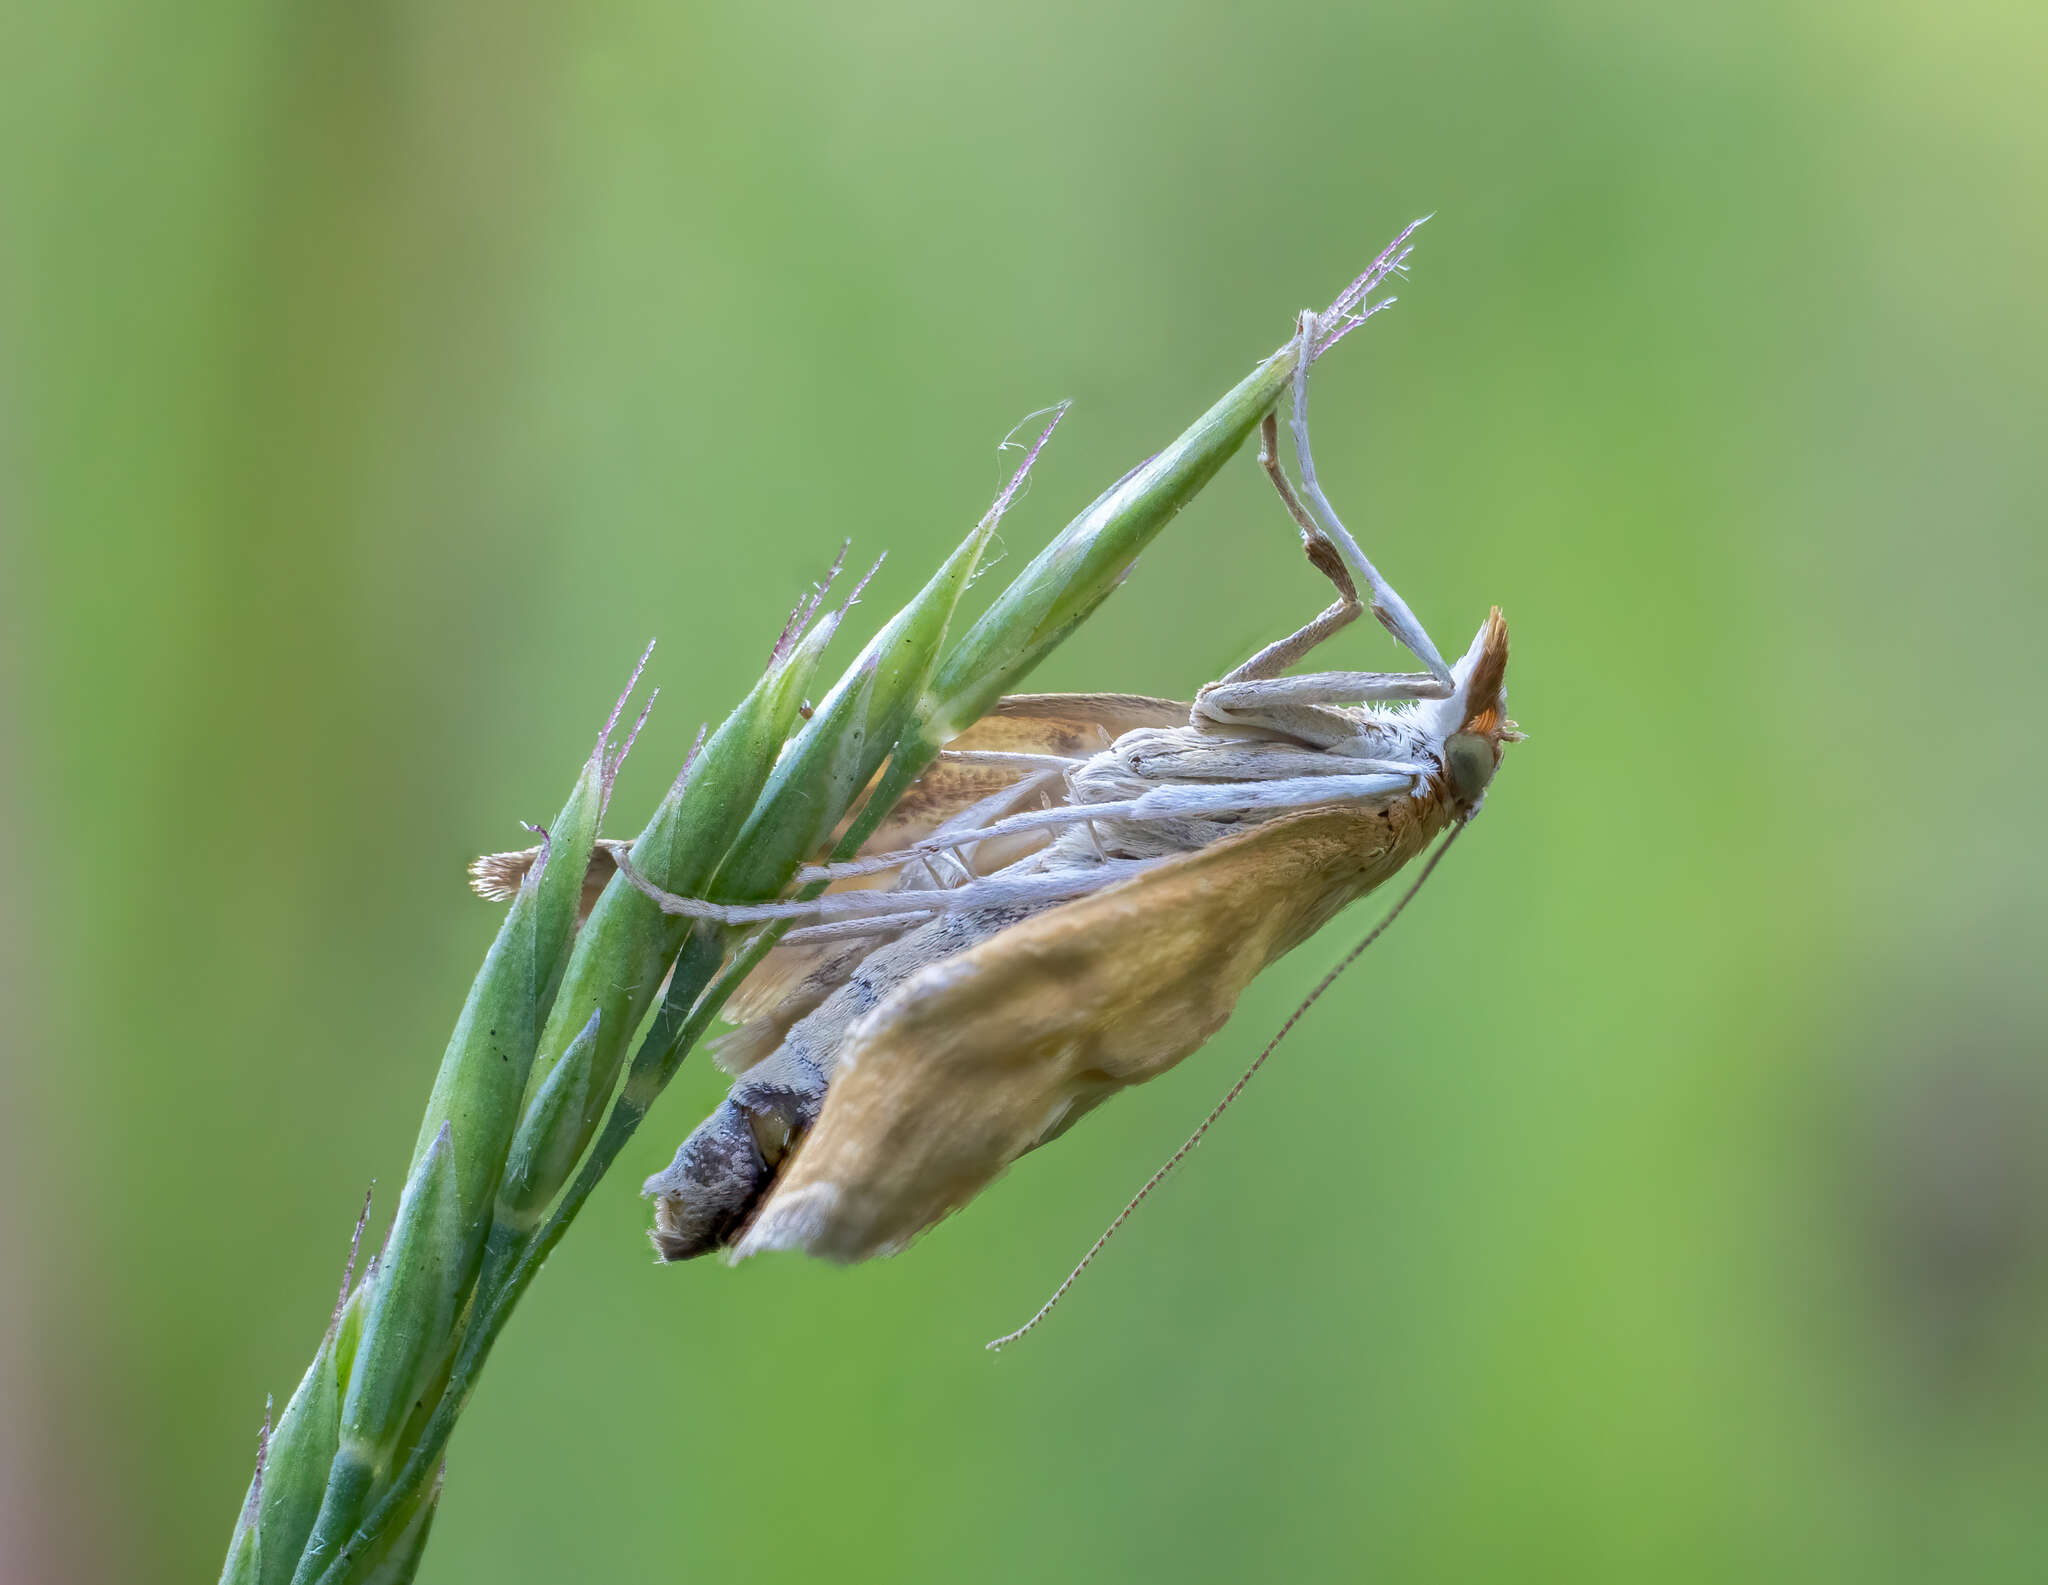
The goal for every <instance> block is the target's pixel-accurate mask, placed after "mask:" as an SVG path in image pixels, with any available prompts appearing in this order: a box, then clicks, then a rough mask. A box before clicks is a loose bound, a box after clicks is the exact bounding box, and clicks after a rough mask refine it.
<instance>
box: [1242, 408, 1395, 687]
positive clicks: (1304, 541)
mask: <svg viewBox="0 0 2048 1585" xmlns="http://www.w3.org/2000/svg"><path fill="white" fill-rule="evenodd" d="M1259 466H1260V467H1262V468H1264V469H1265V470H1266V477H1267V478H1268V479H1270V480H1272V481H1273V488H1274V489H1275V490H1276V491H1277V492H1279V496H1280V504H1281V505H1283V506H1285V507H1286V508H1287V515H1288V516H1289V517H1291V518H1293V519H1294V522H1295V526H1296V527H1298V528H1299V529H1300V530H1301V548H1302V551H1303V553H1304V554H1305V555H1306V556H1307V557H1308V560H1309V565H1310V566H1312V567H1314V568H1315V570H1316V571H1317V572H1319V573H1321V574H1322V575H1323V576H1324V577H1325V578H1328V579H1329V580H1330V582H1331V584H1332V585H1334V586H1335V588H1336V590H1337V599H1336V603H1335V604H1333V605H1331V606H1330V607H1328V608H1327V609H1326V610H1324V611H1323V612H1322V613H1321V614H1320V615H1319V616H1317V617H1316V619H1315V620H1314V621H1312V622H1310V623H1308V624H1307V625H1306V626H1304V627H1302V628H1300V629H1298V630H1297V631H1295V632H1293V633H1290V634H1288V635H1287V637H1285V638H1283V639H1280V640H1278V641H1276V642H1274V643H1271V644H1268V645H1267V646H1266V647H1265V648H1264V649H1262V650H1260V651H1259V652H1258V653H1257V654H1256V655H1254V656H1252V658H1251V659H1250V660H1248V661H1246V662H1245V663H1244V664H1243V665H1242V666H1240V667H1238V668H1237V670H1235V671H1233V672H1232V673H1230V675H1229V676H1228V677H1226V678H1224V679H1223V680H1224V681H1225V682H1241V681H1247V680H1250V679H1252V678H1256V677H1277V676H1279V675H1280V673H1282V672H1283V671H1285V670H1286V669H1287V668H1288V667H1289V666H1292V665H1294V664H1295V662H1297V661H1299V660H1300V659H1301V658H1302V657H1303V656H1304V655H1306V654H1308V652H1309V651H1310V650H1312V649H1314V648H1315V647H1316V646H1317V645H1318V644H1320V643H1322V642H1323V641H1324V640H1325V639H1328V638H1330V637H1331V636H1333V635H1334V634H1337V633H1340V632H1342V631H1343V630H1344V629H1345V628H1347V627H1349V626H1350V625H1351V624H1352V623H1353V622H1355V621H1356V620H1357V619H1358V613H1359V612H1361V611H1363V610H1364V609H1365V606H1364V604H1363V603H1362V602H1361V601H1360V600H1359V598H1358V585H1357V584H1355V583H1353V582H1352V581H1351V574H1350V572H1349V571H1348V570H1347V569H1346V568H1345V566H1344V559H1343V557H1342V556H1341V555H1340V554H1339V553H1338V550H1337V547H1336V546H1335V545H1333V544H1332V543H1331V542H1330V538H1329V536H1328V535H1327V534H1325V533H1324V532H1323V531H1322V529H1321V528H1319V527H1317V525H1316V521H1315V519H1314V518H1312V517H1310V516H1309V515H1308V512H1307V510H1306V509H1305V508H1304V507H1303V506H1302V504H1301V498H1300V497H1299V496H1297V495H1296V494H1295V493H1294V486H1293V485H1291V484H1289V483H1288V482H1287V472H1286V470H1285V469H1284V468H1282V467H1281V466H1280V426H1279V421H1278V420H1277V419H1275V418H1274V416H1273V415H1272V414H1271V413H1268V414H1267V415H1266V417H1265V419H1264V421H1263V422H1262V423H1261V424H1260V425H1259Z"/></svg>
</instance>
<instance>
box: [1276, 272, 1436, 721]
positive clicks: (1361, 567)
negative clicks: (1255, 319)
mask: <svg viewBox="0 0 2048 1585" xmlns="http://www.w3.org/2000/svg"><path fill="white" fill-rule="evenodd" d="M1322 328H1323V326H1322V323H1321V321H1320V320H1319V318H1318V316H1317V315H1315V314H1314V313H1305V314H1303V315H1302V316H1301V352H1300V355H1299V356H1298V357H1297V358H1296V359H1295V364H1294V413H1293V417H1292V418H1291V420H1290V421H1289V428H1290V429H1291V431H1292V432H1293V435H1294V456H1295V460H1296V461H1297V462H1299V463H1300V464H1301V493H1302V495H1303V496H1305V497H1306V498H1307V501H1308V505H1309V508H1310V509H1311V511H1312V512H1313V513H1314V515H1315V518H1316V521H1317V523H1318V525H1319V526H1320V527H1321V529H1322V530H1323V532H1324V533H1325V534H1326V535H1327V536H1328V537H1329V539H1330V541H1331V543H1332V544H1334V545H1335V547H1336V548H1337V550H1338V552H1339V553H1340V554H1341V556H1342V557H1343V560H1344V561H1345V562H1346V563H1347V564H1348V565H1349V566H1350V569H1351V570H1352V571H1353V572H1355V573H1357V574H1358V575H1359V576H1360V577H1361V578H1363V579H1364V580H1365V583H1366V587H1367V588H1368V589H1369V590H1370V591H1371V593H1372V614H1373V615H1374V616H1375V617H1377V618H1378V619H1379V622H1380V625H1381V626H1382V627H1384V628H1385V629H1386V630H1387V631H1388V632H1389V633H1391V634H1393V636H1394V637H1395V639H1396V640H1398V641H1399V642H1400V643H1401V644H1402V645H1403V646H1405V647H1406V648H1407V649H1408V650H1409V651H1410V652H1411V653H1412V654H1413V655H1414V656H1415V658H1416V659H1417V660H1419V661H1421V662H1422V664H1423V666H1424V668H1425V669H1426V670H1427V671H1428V672H1429V675H1430V676H1431V677H1433V678H1435V679H1436V681H1437V682H1438V683H1439V684H1441V685H1442V687H1443V689H1444V692H1443V693H1440V694H1434V695H1425V696H1423V697H1431V698H1448V697H1449V694H1450V688H1451V669H1450V667H1448V666H1446V665H1445V664H1444V658H1443V656H1441V655H1439V654H1438V653H1437V648H1436V645H1435V644H1434V643H1432V642H1431V641H1430V637H1429V634H1428V633H1427V632H1426V631H1425V630H1424V629H1423V626H1422V624H1421V622H1419V621H1417V620H1416V617H1415V613H1414V612H1413V611H1411V610H1409V609H1408V602H1407V601H1405V600H1403V599H1402V598H1401V597H1400V595H1398V594H1396V593H1395V592H1394V586H1393V585H1392V584H1390V583H1388V582H1387V580H1386V579H1385V578H1382V577H1381V576H1380V573H1379V569H1378V568H1377V567H1375V566H1374V565H1373V564H1372V562H1371V561H1370V560H1368V559H1367V557H1366V554H1365V552H1364V551H1363V550H1362V549H1360V548H1359V544H1358V541H1357V540H1355V539H1353V538H1352V537H1351V531H1350V530H1349V529H1347V528H1345V526H1344V524H1343V522H1342V520H1341V519H1339V518H1338V516H1337V509H1336V508H1335V507H1333V506H1331V505H1330V498H1329V497H1328V496H1326V495H1325V494H1323V487H1322V485H1321V483H1320V482H1318V480H1317V479H1316V459H1315V453H1314V452H1313V451H1312V450H1310V448H1309V442H1308V371H1309V365H1310V364H1312V363H1313V362H1314V361H1315V354H1316V344H1317V340H1318V338H1319V335H1320V333H1321V331H1322ZM1389 697H1399V696H1389Z"/></svg>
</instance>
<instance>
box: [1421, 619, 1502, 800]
mask: <svg viewBox="0 0 2048 1585" xmlns="http://www.w3.org/2000/svg"><path fill="white" fill-rule="evenodd" d="M1507 675H1508V625H1507V623H1506V622H1505V621H1504V620H1503V619H1502V617H1501V614H1500V607H1499V606H1495V607H1494V608H1493V610H1492V611H1491V612H1489V613H1488V614H1487V618H1486V620H1485V621H1484V622H1482V623H1481V624H1480V627H1479V632H1478V634H1477V635H1476V636H1475V637H1474V638H1473V640H1472V645H1471V648H1469V649H1467V650H1466V651H1465V653H1464V655H1463V656H1462V657H1461V658H1460V659H1459V661H1458V663H1457V665H1455V666H1453V667H1452V668H1451V677H1452V680H1453V681H1454V682H1455V683H1456V687H1455V688H1454V689H1453V690H1452V693H1451V696H1450V698H1448V699H1445V700H1442V701H1441V702H1439V703H1437V704H1435V705H1433V706H1431V707H1430V708H1431V709H1432V710H1433V711H1434V712H1435V717H1436V719H1435V725H1436V728H1437V730H1438V732H1439V733H1440V734H1441V736H1442V741H1443V745H1444V751H1443V752H1444V775H1445V778H1446V780H1447V781H1448V783H1449V786H1450V792H1451V796H1452V797H1453V798H1454V799H1456V801H1457V803H1458V805H1459V807H1460V808H1461V809H1464V810H1466V811H1467V812H1471V811H1475V810H1477V809H1478V807H1479V804H1480V801H1481V800H1482V799H1483V798H1485V796H1486V789H1487V786H1488V784H1489V783H1491V782H1492V780H1493V773H1494V772H1495V771H1496V770H1498V769H1499V768H1500V756H1501V749H1502V745H1504V744H1507V743H1515V742H1519V741H1520V740H1521V737H1522V734H1521V733H1520V732H1518V731H1517V730H1516V729H1515V723H1514V722H1512V721H1510V720H1509V719H1508V688H1507Z"/></svg>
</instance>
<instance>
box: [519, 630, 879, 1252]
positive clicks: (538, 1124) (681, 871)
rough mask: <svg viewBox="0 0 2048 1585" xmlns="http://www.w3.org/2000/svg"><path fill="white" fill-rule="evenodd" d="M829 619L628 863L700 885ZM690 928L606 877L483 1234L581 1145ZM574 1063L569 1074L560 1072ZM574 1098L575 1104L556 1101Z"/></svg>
mask: <svg viewBox="0 0 2048 1585" xmlns="http://www.w3.org/2000/svg"><path fill="white" fill-rule="evenodd" d="M837 625H838V618H837V615H836V614H835V615H833V616H830V617H827V618H826V619H825V620H824V621H822V622H820V623H819V624H818V625H817V626H816V627H815V628H812V629H811V630H810V631H809V632H807V633H804V634H803V635H802V636H801V637H800V638H796V639H794V641H793V642H789V643H787V644H782V645H778V646H777V652H776V656H775V658H774V660H773V661H772V662H771V663H770V665H769V667H768V670H767V672H766V674H765V675H763V677H762V678H761V680H760V681H759V682H758V683H756V684H755V685H754V687H753V689H752V690H751V691H750V692H749V693H748V695H747V697H746V698H745V699H743V700H741V701H740V703H739V705H738V707H737V708H736V709H734V711H733V712H732V714H731V715H729V716H728V717H726V719H725V721H724V723H723V724H722V725H721V726H720V727H719V729H718V730H717V731H716V732H715V733H713V734H712V735H711V738H710V741H709V742H707V743H705V744H703V745H702V746H701V748H700V749H699V751H698V752H697V753H696V754H694V755H693V756H692V759H691V762H690V764H689V765H688V767H687V768H686V769H685V771H684V773H683V774H682V775H681V776H679V777H678V778H677V780H676V783H675V785H674V786H673V787H671V788H670V789H669V792H668V795H667V796H666V797H665V798H663V800H662V802H661V805H660V807H659V808H657V809H656V810H655V812H654V817H653V818H652V819H651V820H649V821H648V823H647V827H646V829H645V830H643V831H642V832H641V833H640V835H639V836H638V837H637V838H636V839H635V840H634V843H633V847H632V850H631V862H632V863H633V864H634V866H635V867H636V868H637V869H639V870H641V871H642V872H643V873H645V874H649V875H656V876H663V877H666V878H667V879H666V880H665V881H663V882H661V883H660V884H665V885H674V886H677V887H682V888H697V887H701V886H702V885H703V884H704V883H705V881H707V880H708V879H709V877H710V874H711V872H712V869H713V868H714V867H715V866H716V864H717V863H718V861H719V860H720V859H721V858H722V857H723V856H724V854H725V851H726V849H727V848H728V847H729V846H730V845H731V843H732V840H733V838H734V836H735V834H736V833H737V832H738V831H739V829H740V827H741V823H742V822H743V821H744V820H745V819H746V817H747V813H748V811H749V810H750V809H752V808H753V806H754V802H755V800H756V799H757V798H758V797H759V795H760V791H761V788H762V786H763V785H764V784H765V783H766V782H767V780H768V777H769V775H770V768H771V767H772V766H773V765H774V764H775V762H776V757H777V754H778V752H779V751H780V750H781V749H782V747H783V745H784V744H785V743H786V742H787V741H788V738H789V734H790V731H791V728H792V727H793V726H794V725H795V723H796V721H797V719H798V716H799V712H800V710H801V708H802V706H803V701H804V696H805V692H806V690H807V689H808V688H809V687H810V685H811V681H812V679H813V678H814V677H815V676H816V674H817V667H818V661H819V658H820V656H821V655H822V654H823V652H824V648H825V646H826V644H828V643H829V642H830V641H831V638H832V634H833V631H834V629H835V628H836V627H837ZM687 932H688V921H686V920H680V919H671V918H669V917H668V916H667V915H666V914H664V913H662V912H661V910H660V909H659V908H657V907H656V906H655V905H654V903H652V902H651V901H649V900H648V898H646V897H645V896H643V895H642V894H641V893H640V892H639V891H638V890H637V889H636V888H635V887H633V886H632V885H630V884H629V883H627V882H626V881H625V880H624V878H623V877H615V878H614V879H613V881H612V882H611V884H610V885H609V886H607V887H606V888H605V890H604V892H603V894H602V895H601V896H600V897H599V898H598V900H597V902H596V904H595V905H594V906H593V907H592V909H591V911H590V917H589V918H588V919H586V920H585V921H584V923H583V927H582V929H581V930H579V931H577V932H576V935H575V938H574V941H573V944H572V945H571V947H570V951H569V960H568V964H567V966H566V967H565V968H564V969H563V971H562V977H561V987H560V990H559V991H558V992H557V994H556V996H555V999H554V1005H553V1006H552V1007H551V1008H550V1009H549V1012H548V1018H547V1022H546V1024H545V1025H544V1027H543V1029H542V1031H541V1035H540V1039H539V1042H538V1045H537V1047H536V1050H535V1053H534V1060H533V1063H532V1065H531V1067H530V1069H529V1071H528V1073H527V1077H526V1088H525V1093H524V1097H523V1099H522V1101H521V1103H520V1115H519V1121H518V1124H517V1126H516V1128H515V1131H514V1134H513V1138H512V1143H511V1147H510V1157H511V1159H512V1160H513V1161H515V1162H517V1163H518V1174H519V1176H518V1182H517V1185H516V1187H515V1188H514V1189H512V1191H511V1192H510V1193H509V1194H503V1195H500V1196H499V1203H498V1207H497V1213H496V1223H497V1225H496V1228H495V1230H494V1232H493V1233H492V1235H491V1236H492V1239H493V1240H494V1241H495V1242H496V1243H497V1244H498V1245H501V1246H503V1247H505V1248H507V1249H509V1248H511V1247H513V1246H515V1245H516V1244H517V1242H518V1240H519V1238H520V1237H521V1236H523V1235H524V1234H525V1233H526V1232H528V1231H530V1230H531V1228H532V1227H533V1225H534V1222H535V1220H536V1219H537V1218H538V1217H539V1215H540V1214H541V1212H542V1211H543V1210H545V1209H546V1207H547V1205H548V1204H549V1202H550V1201H552V1200H553V1199H554V1197H555V1195H556V1194H557V1193H559V1192H560V1190H561V1188H562V1185H563V1183H564V1182H565V1181H566V1178H567V1175H568V1173H569V1171H570V1170H571V1169H572V1168H573V1167H574V1166H575V1164H576V1161H577V1159H578V1158H579V1157H580V1156H581V1155H582V1154H583V1152H584V1150H585V1148H586V1147H587V1146H588V1145H589V1143H590V1139H591V1136H592V1134H593V1133H595V1132H596V1128H597V1123H598V1120H599V1118H600V1117H601V1116H602V1113H603V1108H604V1105H605V1103H606V1101H607V1100H609V1098H610V1096H611V1091H612V1087H613V1084H614V1083H615V1081H616V1080H617V1077H618V1071H619V1066H620V1063H621V1062H622V1061H623V1059H624V1055H625V1049H626V1042H627V1041H628V1040H629V1039H630V1038H631V1036H632V1033H633V1031H634V1029H635V1028H637V1027H638V1026H639V1023H640V1020H641V1019H642V1017H643V1016H645V1014H646V1012H647V1009H648V1006H649V1005H650V1004H651V1003H652V1001H653V999H654V996H655V993H656V991H658V990H659V989H660V987H661V984H662V981H663V979H664V978H665V977H666V976H667V974H668V971H669V968H670V966H671V964H673V962H674V961H675V956H676V952H677V950H678V949H679V948H680V947H681V945H682V941H683V937H684V936H685V934H687ZM565 1064H573V1065H574V1066H573V1069H572V1071H571V1072H568V1073H558V1071H557V1070H558V1069H560V1068H562V1067H563V1066H564V1065H565ZM570 1099H573V1100H574V1103H575V1104H574V1105H567V1104H564V1103H565V1102H566V1101H568V1100H570Z"/></svg>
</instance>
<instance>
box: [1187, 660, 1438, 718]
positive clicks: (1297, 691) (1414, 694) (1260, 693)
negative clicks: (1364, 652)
mask: <svg viewBox="0 0 2048 1585" xmlns="http://www.w3.org/2000/svg"><path fill="white" fill-rule="evenodd" d="M1454 687H1455V685H1454V684H1453V683H1452V682H1451V680H1450V679H1449V678H1448V677H1442V678H1438V677H1433V676H1430V675H1428V674H1427V673H1424V672H1384V671H1314V672H1309V673H1307V674H1305V675H1303V676H1300V677H1263V678H1257V679H1253V680H1247V681H1243V682H1232V681H1229V680H1228V679H1226V680H1225V681H1223V682H1212V683H1211V684H1209V686H1208V687H1206V688H1204V689H1203V690H1202V691H1201V692H1200V693H1198V694H1196V695H1195V709H1196V711H1197V712H1198V713H1199V714H1201V715H1203V716H1205V717H1207V718H1208V719H1209V720H1211V721H1221V722H1227V723H1229V724H1231V725H1233V726H1265V725H1269V724H1277V723H1273V722H1269V721H1268V720H1267V719H1266V717H1267V715H1268V713H1270V712H1278V711H1284V710H1290V709H1295V708H1299V707H1300V706H1303V705H1324V704H1364V703H1371V702H1374V701H1382V700H1393V699H1448V698H1449V697H1450V696H1451V694H1452V692H1453V691H1454Z"/></svg>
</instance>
